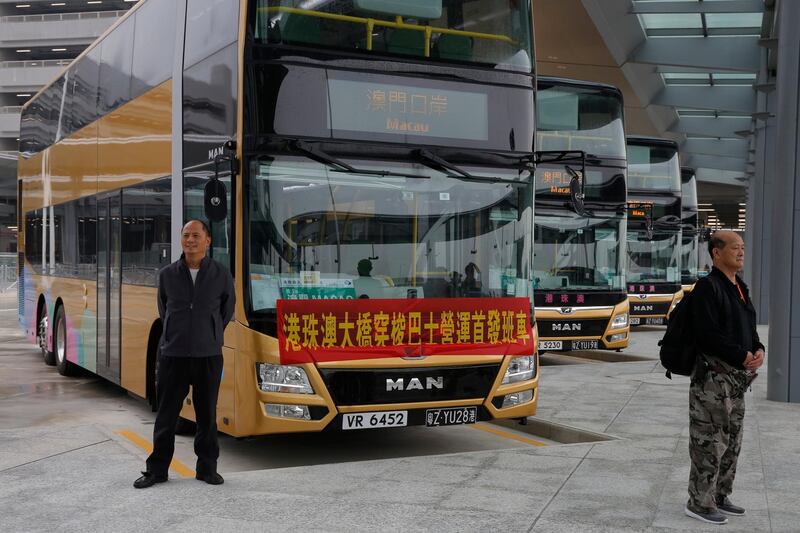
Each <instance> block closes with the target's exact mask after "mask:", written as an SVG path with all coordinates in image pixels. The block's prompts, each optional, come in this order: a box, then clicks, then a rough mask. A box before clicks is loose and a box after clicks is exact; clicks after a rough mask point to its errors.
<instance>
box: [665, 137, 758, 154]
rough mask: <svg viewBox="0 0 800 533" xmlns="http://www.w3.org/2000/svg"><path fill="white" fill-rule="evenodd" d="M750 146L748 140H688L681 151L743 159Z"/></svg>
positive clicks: (682, 145)
mask: <svg viewBox="0 0 800 533" xmlns="http://www.w3.org/2000/svg"><path fill="white" fill-rule="evenodd" d="M749 145H750V143H749V142H748V141H747V140H746V139H725V140H719V139H686V140H685V141H684V142H683V144H681V147H680V151H681V153H682V154H697V155H713V156H717V157H736V158H743V157H745V156H746V154H747V150H748V147H749Z"/></svg>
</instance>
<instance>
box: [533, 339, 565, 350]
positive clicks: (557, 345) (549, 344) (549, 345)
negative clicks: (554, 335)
mask: <svg viewBox="0 0 800 533" xmlns="http://www.w3.org/2000/svg"><path fill="white" fill-rule="evenodd" d="M562 346H563V344H562V341H539V349H540V350H560V349H561V347H562Z"/></svg>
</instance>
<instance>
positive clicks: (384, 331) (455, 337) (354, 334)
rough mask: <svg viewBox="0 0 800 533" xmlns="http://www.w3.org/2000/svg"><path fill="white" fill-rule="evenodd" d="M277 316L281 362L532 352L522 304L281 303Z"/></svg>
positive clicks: (516, 300)
mask: <svg viewBox="0 0 800 533" xmlns="http://www.w3.org/2000/svg"><path fill="white" fill-rule="evenodd" d="M278 315H279V335H278V339H279V342H280V351H281V357H282V359H287V360H292V361H294V362H298V360H303V361H306V362H307V361H310V360H316V361H320V360H342V359H348V358H351V359H352V358H363V357H365V356H371V357H392V356H396V357H403V356H408V355H409V353H410V352H414V353H420V354H422V353H424V354H425V355H433V354H436V353H441V354H445V353H453V354H461V355H463V354H488V353H504V354H506V353H511V352H517V351H520V350H521V351H522V352H523V354H524V353H533V349H534V348H533V346H532V336H531V325H530V322H531V317H530V302H529V300H528V299H526V298H466V299H448V298H436V299H427V300H425V299H419V300H415V299H411V300H342V301H319V300H315V301H314V302H306V301H303V300H281V301H279V305H278ZM354 354H355V355H356V356H355V357H353V355H354Z"/></svg>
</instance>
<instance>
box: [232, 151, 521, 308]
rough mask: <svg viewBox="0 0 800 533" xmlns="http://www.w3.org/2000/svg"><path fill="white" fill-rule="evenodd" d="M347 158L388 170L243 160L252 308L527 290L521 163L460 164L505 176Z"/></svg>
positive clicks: (502, 294)
mask: <svg viewBox="0 0 800 533" xmlns="http://www.w3.org/2000/svg"><path fill="white" fill-rule="evenodd" d="M348 164H350V165H352V167H354V169H355V168H357V169H359V170H361V171H362V172H363V171H365V170H378V169H380V170H382V171H386V172H391V174H390V175H384V176H376V175H372V174H361V173H358V171H356V172H341V171H336V170H334V169H333V168H332V167H329V166H326V165H324V164H322V163H317V162H315V161H311V160H309V159H305V158H299V157H284V156H276V157H266V156H265V157H262V158H257V159H254V160H253V161H252V162H251V164H250V165H249V167H250V178H249V181H250V187H249V202H248V204H249V232H250V237H249V240H250V246H249V253H248V255H249V270H250V272H249V279H250V290H251V296H252V298H251V305H252V309H253V311H255V312H259V311H261V312H270V311H273V310H274V309H275V307H276V301H277V300H278V299H337V298H344V299H350V298H449V297H513V296H516V297H526V298H532V294H533V288H532V284H531V283H530V281H529V280H530V279H531V278H530V261H531V258H532V247H531V228H532V225H533V208H532V206H531V202H530V199H531V198H532V196H533V195H532V192H531V189H530V181H531V180H530V176H529V175H528V171H524V170H523V171H519V170H516V169H514V170H510V169H491V171H487V169H486V168H474V167H466V166H465V167H461V168H463V169H465V170H468V172H469V173H470V174H471V175H472V176H491V177H492V178H501V179H508V181H509V183H508V184H505V183H502V182H501V183H489V182H487V183H483V182H479V181H466V180H463V179H459V178H457V177H453V176H451V175H448V174H444V173H441V172H437V171H435V170H433V169H431V168H428V167H425V166H420V165H417V164H410V163H403V164H401V163H383V164H380V165H375V164H373V165H371V166H370V164H369V163H368V162H364V161H348Z"/></svg>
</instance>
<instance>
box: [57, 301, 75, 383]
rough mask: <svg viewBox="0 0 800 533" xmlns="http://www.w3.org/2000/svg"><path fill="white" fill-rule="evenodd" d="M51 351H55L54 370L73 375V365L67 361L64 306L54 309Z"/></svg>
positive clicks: (64, 374)
mask: <svg viewBox="0 0 800 533" xmlns="http://www.w3.org/2000/svg"><path fill="white" fill-rule="evenodd" d="M53 352H55V359H56V370H58V373H59V374H61V375H62V376H74V375H75V373H76V372H75V370H76V368H75V365H74V364H72V363H70V362H69V361H67V317H66V314H65V313H64V306H63V305H61V306H59V307H58V310H57V311H56V319H55V326H54V328H53Z"/></svg>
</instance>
